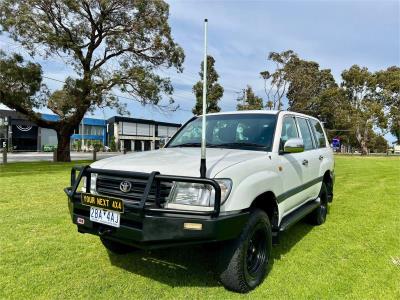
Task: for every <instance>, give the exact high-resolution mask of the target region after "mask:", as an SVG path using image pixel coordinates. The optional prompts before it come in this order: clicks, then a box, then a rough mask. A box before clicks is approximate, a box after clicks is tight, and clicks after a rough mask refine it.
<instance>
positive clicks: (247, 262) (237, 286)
mask: <svg viewBox="0 0 400 300" xmlns="http://www.w3.org/2000/svg"><path fill="white" fill-rule="evenodd" d="M271 250H272V233H271V225H270V222H269V219H268V216H267V214H266V213H265V212H263V211H262V210H259V209H256V210H254V211H253V212H252V213H251V215H250V219H249V221H248V222H247V224H246V226H245V227H244V228H243V230H242V232H241V234H240V236H239V237H238V238H237V239H235V240H233V241H229V242H227V243H225V244H224V245H223V246H222V248H221V250H220V260H219V263H220V281H221V282H222V284H223V285H224V286H225V288H227V289H228V290H231V291H235V292H239V293H247V292H249V291H251V290H252V289H254V288H255V287H257V286H258V285H259V284H260V283H261V282H262V281H263V280H264V278H265V276H266V274H267V267H268V264H269V262H270V259H271Z"/></svg>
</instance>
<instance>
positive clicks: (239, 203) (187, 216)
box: [65, 111, 334, 293]
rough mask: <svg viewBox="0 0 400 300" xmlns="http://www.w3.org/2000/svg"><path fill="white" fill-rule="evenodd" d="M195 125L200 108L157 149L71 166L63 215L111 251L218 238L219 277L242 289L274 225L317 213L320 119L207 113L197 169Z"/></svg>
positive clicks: (326, 191)
mask: <svg viewBox="0 0 400 300" xmlns="http://www.w3.org/2000/svg"><path fill="white" fill-rule="evenodd" d="M201 133H202V117H193V118H192V119H191V120H189V121H188V122H187V123H186V124H185V125H184V126H183V127H182V128H181V129H180V130H179V131H178V132H177V133H176V134H175V135H174V137H172V139H171V140H170V141H169V142H168V143H167V144H166V146H165V147H164V148H163V149H159V150H155V151H148V152H140V153H132V154H127V155H124V156H117V157H112V158H108V159H103V160H100V161H97V162H94V163H93V164H91V165H90V166H84V167H81V168H74V169H73V170H72V174H71V187H68V188H66V190H65V191H66V193H67V195H68V197H69V202H68V203H69V210H70V212H71V217H72V221H73V222H74V223H75V224H76V225H77V227H78V231H79V232H80V233H90V234H94V235H98V236H100V240H101V242H102V243H103V245H104V246H105V247H106V248H107V249H108V250H110V251H111V252H114V253H119V254H122V253H126V252H130V251H134V250H135V249H136V248H143V249H154V248H161V247H171V246H180V245H187V244H196V243H211V242H218V243H219V244H220V245H222V246H221V247H220V252H219V254H218V255H219V256H218V260H217V261H218V264H217V271H218V274H219V278H220V281H221V282H222V284H223V285H224V286H225V287H226V288H227V289H229V290H232V291H236V292H242V293H243V292H248V291H250V290H252V289H254V288H255V287H256V286H258V285H259V284H260V283H261V282H262V281H263V280H264V277H265V276H266V274H267V267H268V265H269V264H270V263H271V252H272V251H273V249H272V243H273V242H278V240H279V239H278V237H279V234H280V233H281V232H282V231H285V230H287V229H288V228H289V227H290V226H292V225H293V224H295V223H296V222H298V221H299V220H301V219H303V218H304V217H307V219H308V221H309V222H311V223H312V224H315V225H321V224H323V223H324V222H325V219H326V216H327V212H328V203H329V202H331V201H332V198H333V184H334V160H333V153H332V149H331V148H330V146H329V143H328V141H327V138H326V134H325V132H324V130H323V127H322V124H321V123H320V122H319V121H318V120H317V119H315V118H313V117H310V116H307V115H303V114H299V113H294V112H288V111H243V112H230V113H216V114H209V115H207V126H206V141H207V145H206V146H207V147H206V154H207V155H206V158H207V160H206V167H207V170H206V176H205V177H199V175H198V174H199V168H200V159H199V156H200V146H201ZM77 172H79V173H77ZM80 182H82V183H83V187H82V190H80V188H79V186H80ZM205 255H207V253H205ZM316 276H318V274H316Z"/></svg>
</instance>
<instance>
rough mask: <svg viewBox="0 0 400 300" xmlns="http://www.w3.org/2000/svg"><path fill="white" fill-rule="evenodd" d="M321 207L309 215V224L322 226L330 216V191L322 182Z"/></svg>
mask: <svg viewBox="0 0 400 300" xmlns="http://www.w3.org/2000/svg"><path fill="white" fill-rule="evenodd" d="M318 197H319V199H320V206H319V207H318V208H317V209H315V210H314V211H313V212H312V213H311V214H310V215H309V218H308V220H309V222H310V223H311V224H313V225H322V224H324V223H325V221H326V215H327V214H328V189H327V187H326V184H325V182H322V185H321V190H320V192H319V196H318Z"/></svg>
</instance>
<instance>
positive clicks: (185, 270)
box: [108, 245, 220, 287]
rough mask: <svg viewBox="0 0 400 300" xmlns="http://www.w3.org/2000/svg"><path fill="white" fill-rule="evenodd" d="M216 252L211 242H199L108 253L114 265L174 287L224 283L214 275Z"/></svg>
mask: <svg viewBox="0 0 400 300" xmlns="http://www.w3.org/2000/svg"><path fill="white" fill-rule="evenodd" d="M216 253H217V252H216V249H215V247H213V246H211V245H196V246H185V247H174V248H166V249H157V250H151V251H145V250H136V251H135V252H133V253H130V254H127V255H116V254H113V253H111V252H108V255H109V258H110V262H111V264H112V265H114V266H117V267H119V268H122V269H124V270H126V271H128V272H131V273H134V274H137V275H140V276H144V277H147V278H151V279H153V280H156V281H158V282H160V283H163V284H167V285H169V286H171V287H178V286H196V287H214V286H219V285H220V284H219V283H218V281H217V280H216V277H215V275H214V274H215V268H214V264H215V260H214V259H212V258H213V257H215V256H214V254H216Z"/></svg>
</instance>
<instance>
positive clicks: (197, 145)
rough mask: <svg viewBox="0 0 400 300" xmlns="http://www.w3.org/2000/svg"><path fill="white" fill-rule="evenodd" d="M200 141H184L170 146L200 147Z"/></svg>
mask: <svg viewBox="0 0 400 300" xmlns="http://www.w3.org/2000/svg"><path fill="white" fill-rule="evenodd" d="M200 146H201V144H200V143H183V144H178V145H173V146H169V148H177V147H200Z"/></svg>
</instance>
